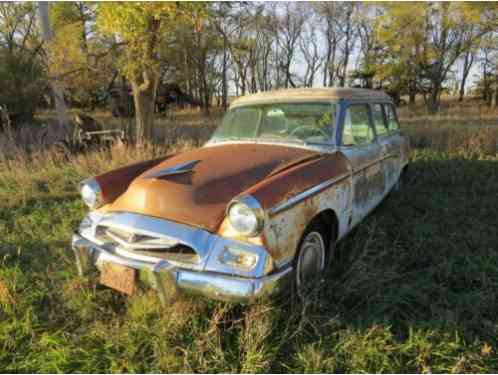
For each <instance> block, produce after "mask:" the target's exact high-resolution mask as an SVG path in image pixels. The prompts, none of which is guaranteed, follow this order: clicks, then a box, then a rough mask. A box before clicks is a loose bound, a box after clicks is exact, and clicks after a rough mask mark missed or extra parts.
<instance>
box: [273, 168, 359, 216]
mask: <svg viewBox="0 0 498 375" xmlns="http://www.w3.org/2000/svg"><path fill="white" fill-rule="evenodd" d="M350 176H351V174H350V173H344V174H342V175H339V176H337V177H334V178H331V179H330V180H327V181H324V182H322V183H320V184H318V185H316V186H313V187H312V188H310V189H308V190H305V191H303V192H302V193H299V194H297V195H295V196H294V197H292V198H290V199H289V200H287V201H286V202H284V203H281V204H279V205H278V206H275V207H273V208H271V209H270V210H269V212H268V214H269V216H274V215H276V214H279V213H280V212H282V211H285V210H287V209H289V208H291V207H292V206H295V205H296V204H298V203H299V202H301V201H303V200H305V199H306V198H309V197H310V196H312V195H315V194H317V193H319V192H320V191H322V190H324V189H326V188H328V187H329V186H331V185H333V184H335V183H337V182H340V181H342V180H345V179H346V178H348V177H350Z"/></svg>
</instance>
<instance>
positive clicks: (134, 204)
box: [99, 144, 320, 232]
mask: <svg viewBox="0 0 498 375" xmlns="http://www.w3.org/2000/svg"><path fill="white" fill-rule="evenodd" d="M315 155H318V156H320V154H317V153H316V152H314V151H310V150H305V149H300V148H293V147H287V146H277V145H263V144H239V145H220V146H216V147H205V148H200V149H196V150H192V151H188V152H184V153H182V154H179V155H176V156H173V157H171V158H168V159H166V160H164V161H163V162H161V163H158V164H156V165H155V166H154V167H153V168H151V169H148V170H146V171H144V173H142V175H141V176H139V177H137V178H135V179H134V181H133V182H132V183H131V184H130V185H129V187H128V189H127V190H126V192H123V194H122V195H121V196H119V197H118V198H117V199H116V200H115V201H114V202H113V203H112V204H110V205H108V206H107V207H106V210H108V211H127V212H134V213H139V214H144V215H149V216H155V217H159V218H164V219H170V220H173V221H177V222H180V223H186V224H190V225H194V226H198V227H201V228H204V229H207V230H209V231H212V232H215V231H217V230H218V228H219V226H220V224H221V222H222V221H223V219H224V217H225V210H226V207H227V204H228V203H229V202H230V201H231V200H232V199H233V198H234V197H236V196H237V195H239V194H241V193H243V192H245V191H246V190H248V189H250V188H251V187H253V186H254V185H255V184H256V185H257V184H258V183H260V182H261V181H263V180H265V179H266V178H267V177H268V176H270V175H272V174H273V173H275V172H274V171H275V170H280V172H279V173H278V174H277V175H281V174H285V172H282V171H291V170H295V169H299V165H301V164H302V165H307V163H306V162H304V163H303V162H302V160H308V159H309V157H312V159H313V158H314V157H315ZM193 160H196V161H199V162H198V163H197V164H195V165H194V166H193V167H192V170H191V172H189V173H182V174H174V175H166V176H158V177H157V178H149V177H147V176H150V175H154V173H155V172H158V171H161V170H165V169H168V168H174V167H175V166H177V165H181V164H183V163H187V162H190V161H193ZM296 161H297V162H298V163H301V164H298V165H297V166H296ZM289 165H291V168H288V166H289ZM312 173H313V172H311V171H310V172H305V173H303V176H302V177H301V178H303V179H305V178H307V176H309V175H310V174H312ZM275 177H276V176H274V177H273V178H275ZM116 181H118V180H116ZM315 181H318V180H317V179H315ZM99 183H100V181H99ZM311 183H312V182H311ZM104 184H105V183H104ZM105 186H106V185H105ZM105 186H104V189H106V187H105Z"/></svg>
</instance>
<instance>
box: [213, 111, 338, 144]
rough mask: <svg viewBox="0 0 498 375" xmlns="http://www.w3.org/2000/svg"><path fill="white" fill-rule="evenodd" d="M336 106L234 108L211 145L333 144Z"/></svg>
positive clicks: (214, 135)
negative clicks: (238, 142)
mask: <svg viewBox="0 0 498 375" xmlns="http://www.w3.org/2000/svg"><path fill="white" fill-rule="evenodd" d="M334 120H335V104H331V103H283V104H282V103H278V104H260V105H249V106H243V107H236V108H233V109H231V110H230V111H228V112H227V114H226V115H225V117H224V118H223V122H222V123H221V125H220V127H218V129H217V130H216V131H215V133H214V134H213V137H212V139H211V141H215V142H219V141H226V140H261V141H271V142H299V143H327V144H330V143H331V141H332V135H333V127H334V124H335V121H334Z"/></svg>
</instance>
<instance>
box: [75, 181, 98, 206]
mask: <svg viewBox="0 0 498 375" xmlns="http://www.w3.org/2000/svg"><path fill="white" fill-rule="evenodd" d="M80 186H81V198H83V202H85V204H86V205H87V206H88V207H90V208H91V209H95V208H99V207H100V206H102V204H103V203H104V200H103V199H102V191H101V190H100V186H99V183H98V182H97V180H95V179H94V178H90V179H88V180H84V181H82V182H81V184H80Z"/></svg>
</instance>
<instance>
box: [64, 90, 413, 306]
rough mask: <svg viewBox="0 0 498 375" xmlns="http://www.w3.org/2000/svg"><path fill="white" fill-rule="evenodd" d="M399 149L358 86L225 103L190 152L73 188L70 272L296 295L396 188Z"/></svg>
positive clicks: (218, 294)
mask: <svg viewBox="0 0 498 375" xmlns="http://www.w3.org/2000/svg"><path fill="white" fill-rule="evenodd" d="M408 154H409V144H408V141H407V139H406V138H405V137H404V136H403V135H402V133H401V132H400V130H399V126H398V120H397V117H396V112H395V108H394V106H393V103H392V100H391V99H390V97H389V96H387V95H386V94H384V93H382V92H380V91H373V90H365V89H346V88H341V89H326V88H324V89H292V90H281V91H274V92H265V93H259V94H254V95H249V96H245V97H242V98H239V99H238V100H235V101H234V102H233V103H232V104H231V106H230V109H229V111H228V112H227V113H226V115H225V117H224V119H223V121H222V124H221V125H220V126H219V128H218V129H217V130H216V131H215V133H214V135H213V136H212V138H211V140H210V141H209V142H207V144H205V145H204V146H203V147H201V148H199V149H195V150H192V151H187V152H183V153H180V154H176V155H168V156H165V157H162V158H159V159H155V160H150V161H145V162H141V163H138V164H134V165H130V166H127V167H124V168H121V169H117V170H114V171H111V172H108V173H105V174H102V175H100V176H97V177H95V178H90V179H87V180H85V181H83V182H82V184H81V194H82V198H83V200H84V202H85V203H86V204H87V205H88V206H89V208H90V212H89V213H88V215H87V216H86V217H85V219H84V220H83V221H82V222H81V224H80V226H79V228H78V230H77V231H76V233H75V234H74V235H73V241H72V247H73V250H74V252H75V255H76V260H77V266H78V270H79V272H80V274H85V273H86V272H87V271H89V270H90V269H94V270H95V269H98V272H100V282H101V283H102V284H104V285H106V286H109V287H111V288H114V289H116V290H119V291H121V292H124V293H127V294H132V293H133V292H134V291H135V289H136V287H137V285H139V284H140V285H142V286H145V287H148V288H154V289H156V290H157V291H158V293H159V296H160V299H161V301H162V302H163V303H164V302H166V301H168V300H169V299H170V298H171V297H173V296H175V295H177V293H182V292H189V293H199V294H202V295H205V296H208V297H211V298H215V299H220V300H229V301H240V302H246V303H247V302H252V301H254V300H256V299H258V298H259V297H262V296H266V295H270V294H273V293H277V292H279V291H283V290H288V289H290V288H291V287H292V286H294V287H295V288H296V290H297V291H298V292H299V291H300V290H301V291H302V290H303V289H302V288H303V286H304V285H305V284H306V283H307V282H308V281H310V280H313V279H314V278H315V277H316V276H317V275H319V274H320V273H321V272H322V271H323V270H324V269H325V267H326V265H327V264H328V262H329V260H330V259H331V255H332V254H333V251H334V248H335V244H336V243H337V242H338V241H340V240H341V239H342V238H344V236H345V235H346V234H347V233H348V232H349V231H351V229H352V228H354V227H355V226H356V225H357V224H358V223H360V222H361V221H362V219H363V218H364V217H365V216H366V215H367V214H368V213H369V212H371V211H372V210H373V209H374V207H375V206H377V205H378V204H379V203H380V202H381V201H382V200H383V198H384V197H385V196H386V195H387V194H388V192H389V191H390V190H392V189H395V188H399V186H400V179H401V177H402V175H403V172H404V170H405V168H406V167H407V163H408Z"/></svg>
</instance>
